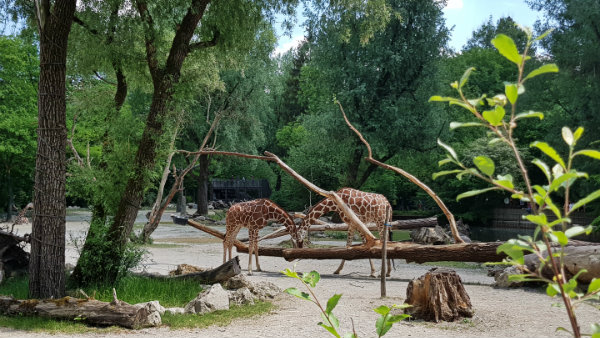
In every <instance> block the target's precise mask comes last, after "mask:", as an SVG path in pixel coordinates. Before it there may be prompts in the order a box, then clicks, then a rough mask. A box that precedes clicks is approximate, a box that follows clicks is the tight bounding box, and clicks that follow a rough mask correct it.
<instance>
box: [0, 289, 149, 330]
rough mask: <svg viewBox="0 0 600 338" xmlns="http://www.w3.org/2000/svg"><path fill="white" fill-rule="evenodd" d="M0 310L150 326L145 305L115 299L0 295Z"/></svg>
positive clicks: (45, 316) (62, 318)
mask: <svg viewBox="0 0 600 338" xmlns="http://www.w3.org/2000/svg"><path fill="white" fill-rule="evenodd" d="M0 313H2V314H3V315H11V316H23V315H25V316H40V317H44V318H52V319H60V320H70V321H81V322H84V323H86V324H90V325H101V326H111V325H117V326H122V327H126V328H129V329H138V328H141V327H146V326H153V325H152V324H150V323H149V322H148V319H149V315H150V311H149V310H148V309H147V308H146V307H138V306H134V305H129V304H127V303H125V302H122V301H118V300H117V302H116V303H115V302H111V303H107V302H101V301H99V300H95V299H77V298H72V297H64V298H59V299H46V300H37V299H28V300H18V299H15V298H13V297H8V296H0Z"/></svg>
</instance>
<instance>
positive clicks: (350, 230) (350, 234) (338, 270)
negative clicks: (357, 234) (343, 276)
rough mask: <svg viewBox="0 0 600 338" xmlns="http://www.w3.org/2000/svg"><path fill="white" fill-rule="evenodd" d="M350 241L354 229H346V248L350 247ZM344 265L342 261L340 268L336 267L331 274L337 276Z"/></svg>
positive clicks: (352, 238) (352, 237)
mask: <svg viewBox="0 0 600 338" xmlns="http://www.w3.org/2000/svg"><path fill="white" fill-rule="evenodd" d="M352 240H354V228H350V229H348V238H347V239H346V247H347V248H349V247H351V246H352ZM344 263H346V260H345V259H342V262H341V263H340V266H338V268H337V270H335V271H334V272H333V274H334V275H339V274H340V272H342V269H343V268H344Z"/></svg>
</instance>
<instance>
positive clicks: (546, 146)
mask: <svg viewBox="0 0 600 338" xmlns="http://www.w3.org/2000/svg"><path fill="white" fill-rule="evenodd" d="M531 147H536V148H538V149H539V150H541V151H542V152H543V153H544V154H546V155H548V156H550V158H552V159H553V160H554V161H556V163H558V164H560V165H561V167H563V168H566V166H565V161H563V159H562V158H561V157H560V155H558V153H557V152H556V150H554V148H552V147H551V146H550V145H549V144H548V143H546V142H540V141H535V142H533V143H532V144H531Z"/></svg>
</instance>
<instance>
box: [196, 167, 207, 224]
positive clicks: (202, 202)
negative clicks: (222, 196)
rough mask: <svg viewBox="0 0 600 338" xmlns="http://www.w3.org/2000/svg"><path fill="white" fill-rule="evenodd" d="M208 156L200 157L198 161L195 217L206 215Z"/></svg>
mask: <svg viewBox="0 0 600 338" xmlns="http://www.w3.org/2000/svg"><path fill="white" fill-rule="evenodd" d="M209 162H210V161H209V158H208V155H201V156H200V158H199V160H198V171H199V172H200V174H199V175H198V194H197V196H196V203H197V204H198V210H197V211H196V214H197V215H206V214H208V178H209V177H208V164H209Z"/></svg>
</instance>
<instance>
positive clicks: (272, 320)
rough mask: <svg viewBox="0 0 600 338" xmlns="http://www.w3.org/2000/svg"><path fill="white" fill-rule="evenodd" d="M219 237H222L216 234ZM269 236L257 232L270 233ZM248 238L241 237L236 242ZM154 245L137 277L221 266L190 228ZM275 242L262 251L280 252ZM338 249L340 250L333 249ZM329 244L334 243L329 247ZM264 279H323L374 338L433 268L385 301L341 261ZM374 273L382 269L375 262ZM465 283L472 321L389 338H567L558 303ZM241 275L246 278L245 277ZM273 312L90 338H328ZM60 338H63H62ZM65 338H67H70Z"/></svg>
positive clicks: (403, 272) (407, 275)
mask: <svg viewBox="0 0 600 338" xmlns="http://www.w3.org/2000/svg"><path fill="white" fill-rule="evenodd" d="M29 229H30V226H29V227H28V226H20V227H19V229H18V231H19V233H20V234H24V233H26V232H28V231H29ZM86 229H87V224H86V223H85V222H81V221H73V220H72V221H69V222H68V223H67V263H71V264H74V263H75V262H76V259H77V257H78V253H77V251H76V250H75V247H74V241H76V240H77V239H81V238H82V236H84V234H85V231H86ZM220 230H221V231H223V229H220ZM270 231H273V229H272V228H265V229H263V231H262V232H261V235H262V234H263V233H264V234H266V233H269V232H270ZM242 236H245V233H243V232H242V233H240V235H239V237H242ZM153 237H154V238H155V244H154V245H153V246H151V247H150V248H149V252H150V253H149V255H148V256H147V257H146V259H145V260H144V264H143V267H142V268H141V269H143V270H146V271H149V272H159V273H163V274H166V273H168V271H170V270H173V269H174V268H175V267H176V266H177V265H178V264H182V263H186V264H192V265H197V266H202V267H216V266H218V265H220V264H221V263H222V259H223V249H222V244H221V243H220V242H219V241H215V240H214V239H212V238H210V237H208V235H206V234H204V233H202V232H200V231H198V230H196V229H194V228H191V227H188V226H180V225H169V224H165V225H161V226H160V227H159V228H158V229H157V231H156V232H155V233H154V236H153ZM278 241H281V239H279V240H272V241H271V242H268V243H266V244H269V245H270V244H277V242H278ZM337 243H338V244H339V245H343V243H344V242H337ZM328 244H331V243H328ZM240 260H241V262H242V267H243V268H244V269H245V268H246V266H247V262H248V256H247V255H246V254H240ZM260 263H261V267H262V268H263V271H262V272H255V273H254V275H253V276H250V277H249V278H250V279H251V280H254V281H270V282H273V283H275V284H277V285H278V286H280V287H281V288H282V289H285V288H288V287H292V286H295V287H302V286H301V285H300V284H299V282H298V281H296V280H294V279H291V278H288V277H285V276H283V275H282V274H281V272H280V271H282V270H284V269H286V268H294V267H295V269H296V271H310V270H316V271H318V272H319V273H320V274H321V276H322V279H321V281H320V282H319V284H318V285H317V287H316V289H315V291H316V293H317V295H318V297H319V298H320V300H321V301H322V302H326V300H327V299H328V298H329V297H330V296H332V295H333V294H335V293H341V294H343V296H342V297H341V299H340V301H339V303H338V306H337V307H336V309H335V310H334V313H335V314H336V315H337V316H338V318H339V319H340V323H341V327H342V329H341V330H340V331H341V332H342V333H346V332H350V331H351V330H352V321H353V322H354V327H355V329H356V332H357V333H358V336H359V337H375V336H376V333H375V320H376V319H377V317H378V315H377V314H376V313H375V312H374V311H373V309H374V308H376V307H378V306H379V305H388V306H389V305H392V304H402V303H403V301H404V299H405V297H406V287H407V285H408V282H409V281H410V280H411V279H413V278H416V277H419V276H421V275H422V274H424V273H425V272H427V270H429V269H431V268H432V266H430V265H417V264H406V263H405V262H404V261H396V262H395V265H396V269H395V270H393V271H392V276H391V278H390V279H389V280H388V284H387V292H388V295H389V297H388V298H385V299H381V298H380V297H379V296H380V294H379V292H380V289H379V288H380V282H379V280H378V279H374V278H370V277H369V273H370V269H369V263H368V261H367V260H360V261H350V262H347V263H346V265H345V268H344V270H343V271H342V274H341V275H333V274H332V272H333V271H334V270H335V269H336V267H337V266H338V264H339V261H336V260H299V261H295V262H287V261H285V260H284V259H282V258H278V257H261V258H260ZM376 266H378V267H379V263H378V262H376ZM455 270H456V271H457V272H458V274H459V275H460V277H461V278H462V280H463V282H464V283H465V288H466V290H467V293H468V294H469V296H470V297H471V302H472V304H473V308H474V310H475V316H474V317H473V318H469V319H464V320H462V321H458V322H453V323H446V322H443V323H429V322H423V321H406V322H401V323H397V324H395V325H394V327H393V328H392V329H391V330H390V331H389V332H388V334H387V335H386V336H387V337H561V336H568V334H567V333H565V332H556V328H557V327H561V326H562V327H565V328H570V325H569V322H568V318H567V316H566V314H565V311H564V309H563V308H561V307H557V306H553V304H557V303H558V302H559V299H551V298H549V297H547V296H546V295H545V293H544V292H543V291H540V290H538V289H523V288H520V289H499V288H495V287H493V286H492V284H493V278H491V277H488V276H487V275H486V273H487V269H485V268H480V267H478V266H473V268H455ZM244 272H245V271H244ZM275 304H276V305H277V307H276V309H275V310H273V311H272V312H271V313H269V314H268V315H264V316H262V317H259V318H251V319H241V320H237V321H234V322H233V323H232V324H230V325H228V326H224V327H222V326H218V325H215V326H212V327H209V328H206V329H200V330H176V331H171V330H169V329H167V328H152V329H143V330H138V331H129V332H126V333H123V334H102V333H96V334H89V335H86V336H89V337H128V338H129V337H131V338H134V337H135V338H137V337H147V336H149V335H156V336H165V335H169V336H171V337H190V338H191V337H228V338H236V337H265V338H266V337H273V338H275V337H277V338H279V337H287V336H293V337H327V336H329V335H328V333H327V332H326V331H325V330H324V329H323V328H321V327H320V326H318V325H317V323H318V322H319V321H320V320H321V318H320V314H319V312H318V311H317V308H316V306H315V305H314V304H312V303H310V302H307V301H303V300H300V299H298V298H295V297H292V296H290V295H287V294H283V293H282V294H281V295H280V296H279V297H278V298H276V300H275ZM577 315H578V319H579V323H580V325H581V327H582V330H583V332H588V331H589V328H590V324H592V323H594V322H600V312H598V310H596V309H595V308H593V307H591V306H588V305H580V306H579V307H578V308H577ZM64 336H65V337H66V336H68V335H64ZM0 337H40V338H41V337H53V338H57V337H58V338H60V337H62V336H61V335H50V334H37V333H36V334H33V333H27V332H23V331H15V330H12V329H7V328H0ZM69 337H70V336H69Z"/></svg>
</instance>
